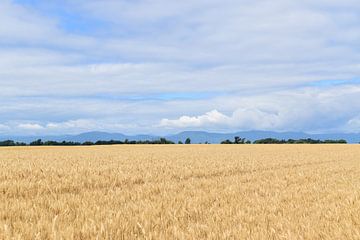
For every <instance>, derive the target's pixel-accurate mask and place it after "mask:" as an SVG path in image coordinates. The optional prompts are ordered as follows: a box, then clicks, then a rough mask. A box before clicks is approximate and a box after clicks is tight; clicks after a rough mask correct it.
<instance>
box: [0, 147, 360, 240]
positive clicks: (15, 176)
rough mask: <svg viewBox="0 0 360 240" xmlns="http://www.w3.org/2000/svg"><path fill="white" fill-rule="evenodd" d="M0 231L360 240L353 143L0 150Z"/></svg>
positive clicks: (359, 153)
mask: <svg viewBox="0 0 360 240" xmlns="http://www.w3.org/2000/svg"><path fill="white" fill-rule="evenodd" d="M0 166H1V168H0V179H1V181H0V193H1V195H0V196H1V201H0V239H360V146H357V145H159V146H153V145H151V146H149V145H134V146H128V145H118V146H92V147H13V148H0Z"/></svg>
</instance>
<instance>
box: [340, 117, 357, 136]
mask: <svg viewBox="0 0 360 240" xmlns="http://www.w3.org/2000/svg"><path fill="white" fill-rule="evenodd" d="M343 131H345V132H360V116H356V117H354V118H351V119H350V120H349V121H347V123H346V124H345V126H344V127H343Z"/></svg>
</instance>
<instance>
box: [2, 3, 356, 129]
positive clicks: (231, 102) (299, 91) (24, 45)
mask: <svg viewBox="0 0 360 240" xmlns="http://www.w3.org/2000/svg"><path fill="white" fill-rule="evenodd" d="M0 13H1V14H0V21H1V23H2V24H1V25H0V90H1V91H0V103H1V105H0V134H3V135H34V134H38V135H40V134H41V135H43V134H45V135H46V134H75V133H80V132H85V131H92V130H100V131H110V132H123V133H127V134H137V133H152V134H168V133H174V132H179V131H182V130H207V131H218V132H231V131H240V130H274V131H305V132H360V104H358V102H360V80H359V79H360V46H359V42H360V14H359V13H360V3H359V2H358V1H355V0H348V1H340V0H326V1H325V0H319V1H310V0H304V1H289V0H279V1H276V2H274V1H268V0H261V1H260V0H252V1H248V0H222V1H219V0H206V1H205V0H198V1H193V0H192V1H190V0H184V1H165V0H153V1H150V0H147V1H145V0H138V1H122V0H116V1H115V0H86V1H85V0H78V1H70V0H63V1H41V0H17V1H11V0H3V1H1V2H0Z"/></svg>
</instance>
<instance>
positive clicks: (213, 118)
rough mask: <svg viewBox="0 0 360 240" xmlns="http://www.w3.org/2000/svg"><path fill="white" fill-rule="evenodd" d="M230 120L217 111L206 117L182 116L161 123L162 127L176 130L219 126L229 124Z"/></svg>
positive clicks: (209, 113)
mask: <svg viewBox="0 0 360 240" xmlns="http://www.w3.org/2000/svg"><path fill="white" fill-rule="evenodd" d="M229 120H230V118H229V117H228V116H226V115H224V114H222V113H220V112H219V111H217V110H212V111H210V112H207V113H205V114H204V115H201V116H197V117H190V116H182V117H180V118H179V119H175V120H169V119H166V118H165V119H162V120H161V122H160V127H176V128H184V127H185V128H186V127H204V126H207V125H218V124H221V125H223V124H227V122H228V121H229Z"/></svg>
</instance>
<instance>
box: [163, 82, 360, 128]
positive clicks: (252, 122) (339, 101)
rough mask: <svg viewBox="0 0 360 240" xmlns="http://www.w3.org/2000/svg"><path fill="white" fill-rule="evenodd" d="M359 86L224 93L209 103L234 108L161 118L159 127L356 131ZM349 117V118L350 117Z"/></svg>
mask: <svg viewBox="0 0 360 240" xmlns="http://www.w3.org/2000/svg"><path fill="white" fill-rule="evenodd" d="M359 97H360V87H359V86H342V87H332V88H326V89H317V88H303V89H297V90H287V91H277V92H275V93H271V94H269V93H267V94H261V95H255V96H246V97H240V96H231V97H230V96H226V97H220V98H217V99H216V100H214V101H213V102H212V105H215V106H217V107H218V108H219V109H221V108H220V106H221V105H223V106H224V105H229V106H232V107H235V109H234V110H230V109H231V108H228V109H226V108H224V107H223V109H224V111H226V112H229V114H225V113H222V112H221V111H220V112H219V111H217V110H213V111H210V112H208V113H206V114H204V115H199V116H186V115H185V116H181V117H179V118H178V119H172V120H170V119H167V118H165V119H162V120H161V121H160V126H163V127H167V128H172V129H182V130H184V129H208V130H209V129H211V130H215V131H216V130H227V131H234V130H277V131H307V132H331V131H333V132H340V131H344V130H347V131H355V132H359V125H358V124H359V118H358V116H357V115H356V114H357V113H358V112H359V111H360V107H359V106H358V104H356V103H355V102H352V103H351V101H352V99H356V98H359ZM349 119H350V120H349Z"/></svg>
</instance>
